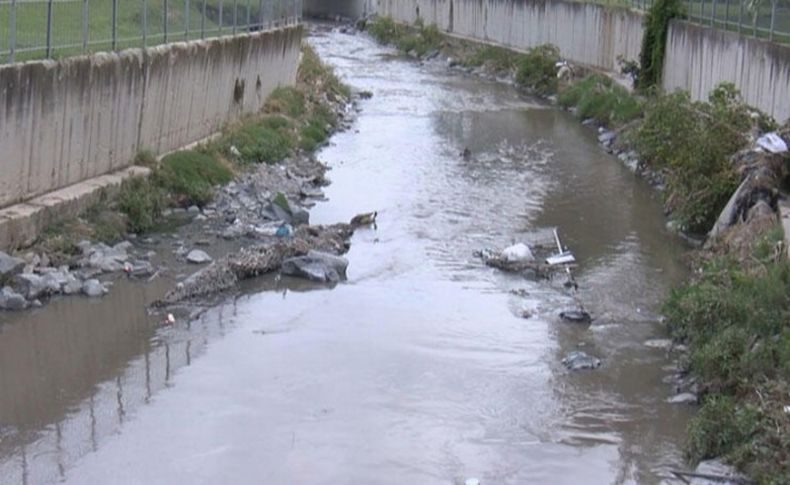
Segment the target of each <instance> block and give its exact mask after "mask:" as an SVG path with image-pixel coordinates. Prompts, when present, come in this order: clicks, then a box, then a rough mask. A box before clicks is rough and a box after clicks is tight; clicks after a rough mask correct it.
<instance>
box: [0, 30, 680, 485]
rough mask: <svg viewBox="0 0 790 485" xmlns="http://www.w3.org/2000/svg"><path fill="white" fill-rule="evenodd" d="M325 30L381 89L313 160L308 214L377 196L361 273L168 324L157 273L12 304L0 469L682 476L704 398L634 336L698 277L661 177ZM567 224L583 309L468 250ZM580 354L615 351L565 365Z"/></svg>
mask: <svg viewBox="0 0 790 485" xmlns="http://www.w3.org/2000/svg"><path fill="white" fill-rule="evenodd" d="M311 42H312V43H313V45H314V46H316V48H317V49H318V51H319V52H320V54H321V55H322V57H324V58H325V59H326V60H327V61H328V62H329V63H331V64H332V65H333V66H335V68H336V69H337V71H338V73H339V74H340V75H341V76H342V77H343V78H344V80H346V81H347V82H348V83H349V84H351V85H352V86H354V87H355V88H357V89H365V90H369V91H371V92H372V93H373V94H374V96H373V98H372V99H370V100H366V101H364V102H362V105H361V106H362V111H361V113H360V116H359V118H358V120H357V122H356V123H355V125H354V128H353V129H352V130H350V131H348V132H345V133H341V134H338V135H337V136H335V137H334V138H333V140H332V145H331V146H329V147H327V148H326V149H324V150H323V151H322V152H321V154H320V157H321V158H322V159H323V160H325V161H326V162H327V163H328V164H329V165H330V166H331V167H332V171H331V172H330V174H329V175H330V178H331V179H332V182H333V183H332V185H331V186H329V187H328V189H327V195H328V197H329V201H328V202H325V203H321V204H319V205H318V206H316V207H315V208H314V209H313V212H312V219H313V221H314V222H318V223H331V222H336V221H339V220H348V219H350V217H351V216H353V215H354V214H356V213H359V212H364V211H368V210H377V211H378V213H379V217H378V225H377V227H376V228H375V229H373V228H371V229H362V230H360V231H358V232H357V234H356V235H355V236H354V239H353V244H352V249H351V251H350V253H349V254H348V258H349V260H350V262H351V264H350V268H349V278H348V281H347V282H346V283H343V284H340V285H339V286H337V287H336V288H334V289H331V290H328V289H322V288H313V289H312V291H303V290H305V289H306V288H305V287H304V286H302V287H297V288H294V287H291V288H290V289H289V288H288V287H286V286H283V282H281V281H280V282H278V281H277V280H273V279H264V280H263V281H261V282H258V283H256V284H255V285H254V286H251V287H250V288H247V291H245V292H244V293H243V294H242V295H241V296H239V297H237V298H235V299H233V300H232V301H228V302H226V303H225V304H222V305H219V306H217V307H215V308H214V309H212V310H211V311H209V312H207V313H205V314H203V315H202V316H201V317H199V318H198V319H196V320H194V321H191V322H179V323H178V324H177V325H175V326H174V327H170V328H166V329H161V328H158V327H157V325H156V321H155V319H154V318H153V317H150V316H148V315H147V314H146V312H145V306H146V303H147V302H150V301H151V300H152V299H153V298H155V297H156V296H158V295H161V293H162V291H163V290H164V289H165V288H166V286H167V284H168V283H169V282H166V281H160V282H159V283H158V284H153V285H143V284H132V283H126V282H123V283H119V284H116V286H115V288H114V289H113V291H112V293H111V295H110V296H109V297H107V298H105V299H103V300H101V301H96V302H94V301H87V300H84V299H63V300H59V301H55V302H53V303H51V304H50V305H48V306H47V307H46V308H45V309H42V310H37V311H36V312H33V313H26V314H22V315H18V316H8V315H4V316H2V317H0V318H3V319H4V322H5V323H2V322H0V438H2V441H0V482H2V483H3V484H25V483H30V484H33V483H36V484H38V483H51V482H59V481H65V482H67V483H76V484H92V483H97V484H107V483H124V484H125V483H129V484H132V483H146V484H153V483H194V484H200V483H206V484H209V483H212V484H213V483H270V484H297V483H298V484H302V483H304V484H313V483H316V484H319V483H320V484H324V483H326V484H346V483H348V484H379V483H381V484H395V483H398V484H400V483H415V484H433V483H436V484H453V483H464V481H465V480H466V478H468V477H477V478H479V479H480V480H481V483H483V484H526V483H557V484H561V483H568V484H579V483H585V484H588V483H589V484H597V483H602V484H603V483H660V482H668V481H669V479H668V478H667V477H668V476H669V473H668V471H669V470H670V469H672V468H676V467H681V466H682V453H681V444H682V441H683V438H684V428H685V425H686V422H687V419H688V417H689V413H690V411H689V409H688V408H687V407H683V406H680V407H678V406H677V405H675V406H673V405H670V404H667V403H666V402H665V400H666V398H667V396H668V395H669V394H670V393H671V389H670V388H669V386H668V385H666V384H663V383H662V378H663V377H664V376H665V375H666V373H667V371H666V370H662V368H663V369H666V367H667V366H668V365H669V364H670V361H669V360H668V359H667V357H666V355H664V353H663V352H662V351H661V350H656V349H650V348H648V347H646V346H645V345H644V341H645V340H647V339H650V338H655V337H659V336H661V328H660V325H659V324H658V323H657V321H658V318H659V316H658V314H657V310H658V305H659V303H660V301H661V299H662V298H663V296H664V295H665V294H666V292H667V290H668V288H669V287H670V286H671V285H672V284H674V283H676V282H677V281H679V280H680V279H681V278H682V277H683V276H684V275H683V269H682V266H681V264H680V262H679V255H680V254H681V252H682V251H683V248H682V247H681V246H680V243H679V242H678V241H677V240H675V239H674V238H673V237H672V236H671V235H670V234H668V233H667V232H666V231H665V229H664V220H663V216H662V213H661V204H660V202H659V200H658V197H657V195H656V194H655V193H654V192H653V191H652V190H651V189H650V188H649V187H647V186H646V185H645V184H644V183H643V182H641V181H640V180H639V179H637V178H636V177H635V176H634V175H633V174H632V173H631V172H629V171H628V170H627V169H626V168H625V167H623V166H622V165H621V164H620V163H619V162H618V161H617V160H616V159H614V158H612V157H610V156H608V155H607V154H605V153H604V152H603V151H602V150H601V149H600V147H599V146H598V145H597V142H596V134H595V133H594V132H593V131H592V130H591V129H590V128H587V127H584V126H581V125H580V124H579V123H578V122H577V121H576V120H575V119H573V118H572V117H571V116H570V115H569V114H567V113H563V112H560V111H558V110H555V109H551V108H548V107H546V106H543V105H541V104H540V103H539V102H537V101H534V100H529V99H524V98H522V97H519V96H518V95H517V94H516V93H515V92H514V91H513V90H512V89H511V88H510V87H507V86H504V85H501V84H496V83H493V82H486V81H481V80H479V79H476V78H472V77H464V76H461V75H459V74H451V73H449V72H448V71H447V70H446V68H445V67H444V66H443V65H442V64H441V63H438V62H437V63H433V64H431V63H429V64H427V65H425V66H420V65H418V64H417V63H415V62H410V61H405V60H398V59H392V58H391V57H390V56H388V55H387V54H388V51H387V50H386V49H383V48H380V47H378V46H375V45H374V44H373V43H372V42H371V41H369V40H368V39H366V38H364V37H361V36H352V35H346V34H341V33H336V32H334V33H326V32H325V33H322V34H316V35H315V36H314V37H313V38H312V39H311ZM465 147H468V148H469V149H470V151H471V154H472V156H471V157H468V159H465V158H464V157H461V156H459V154H460V153H461V152H462V151H463V150H464V148H465ZM554 227H558V228H559V230H560V234H561V235H562V237H563V242H564V243H565V244H566V245H568V246H569V247H570V248H571V249H572V250H573V251H574V252H575V254H576V257H577V258H578V260H579V262H580V266H579V268H578V270H577V281H578V283H579V292H578V298H579V299H580V301H581V302H582V303H583V304H584V306H585V307H586V308H587V309H588V310H589V311H590V312H591V313H592V314H593V315H594V317H595V320H594V322H593V323H592V324H591V325H578V324H572V323H568V322H563V321H560V319H559V318H558V313H559V312H560V311H562V310H564V309H567V308H573V307H574V305H575V302H574V300H573V297H572V295H571V294H569V293H568V292H567V291H566V290H565V289H564V288H563V286H562V281H561V279H557V280H556V281H545V280H542V281H541V280H531V279H526V278H524V277H521V276H514V275H509V274H505V273H502V272H499V271H497V270H494V269H491V268H488V267H485V266H483V265H482V264H481V263H480V261H479V260H478V259H476V258H475V256H474V255H473V253H474V251H475V250H478V249H481V248H485V247H499V248H501V247H504V246H506V245H509V244H511V243H512V242H513V241H525V242H529V243H533V244H534V243H551V242H552V236H551V231H552V229H553V228H554ZM525 314H526V315H525ZM524 316H527V317H528V318H524ZM576 349H582V350H584V351H585V352H587V353H589V354H592V355H595V356H597V357H600V358H601V359H602V361H603V365H602V367H601V368H599V369H597V370H592V371H583V372H575V373H572V372H570V371H568V370H566V369H565V368H564V367H563V366H562V364H561V363H560V360H561V359H562V357H563V356H564V355H565V354H566V353H568V352H570V351H572V350H576Z"/></svg>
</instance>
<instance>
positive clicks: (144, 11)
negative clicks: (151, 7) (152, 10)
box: [142, 0, 148, 47]
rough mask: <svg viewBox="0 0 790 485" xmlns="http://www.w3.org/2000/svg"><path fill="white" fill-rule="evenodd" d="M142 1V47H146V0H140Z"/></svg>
mask: <svg viewBox="0 0 790 485" xmlns="http://www.w3.org/2000/svg"><path fill="white" fill-rule="evenodd" d="M142 2H143V18H142V23H143V25H142V27H143V47H148V0H142Z"/></svg>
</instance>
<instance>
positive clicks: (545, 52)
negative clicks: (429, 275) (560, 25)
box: [516, 44, 560, 96]
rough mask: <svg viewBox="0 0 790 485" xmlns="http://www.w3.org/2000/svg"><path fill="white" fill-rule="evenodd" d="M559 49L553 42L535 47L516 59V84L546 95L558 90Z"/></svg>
mask: <svg viewBox="0 0 790 485" xmlns="http://www.w3.org/2000/svg"><path fill="white" fill-rule="evenodd" d="M559 54H560V51H559V49H558V48H557V47H556V46H554V45H551V44H544V45H541V46H538V47H533V48H532V49H530V50H529V52H528V53H526V54H523V55H520V56H519V57H518V60H517V61H516V84H518V85H519V86H521V87H522V88H525V89H528V90H529V91H532V92H534V93H536V94H539V95H542V96H545V95H549V94H553V93H556V92H557V86H558V80H557V69H556V63H557V61H558V60H559Z"/></svg>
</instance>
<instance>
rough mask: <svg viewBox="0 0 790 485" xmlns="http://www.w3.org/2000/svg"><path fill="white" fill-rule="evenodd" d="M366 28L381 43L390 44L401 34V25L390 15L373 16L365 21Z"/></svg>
mask: <svg viewBox="0 0 790 485" xmlns="http://www.w3.org/2000/svg"><path fill="white" fill-rule="evenodd" d="M367 30H368V33H370V35H372V36H373V38H374V39H376V41H378V42H379V43H381V44H392V43H394V42H396V41H398V40H399V39H400V38H401V36H402V35H403V31H402V29H401V27H400V26H399V25H398V24H396V23H395V21H394V20H392V17H378V16H376V17H374V18H372V19H370V20H369V21H368V22H367Z"/></svg>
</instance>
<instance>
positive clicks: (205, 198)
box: [154, 150, 233, 206]
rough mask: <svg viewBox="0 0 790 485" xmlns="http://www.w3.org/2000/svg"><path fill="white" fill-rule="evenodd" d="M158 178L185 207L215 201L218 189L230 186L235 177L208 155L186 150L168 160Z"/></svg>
mask: <svg viewBox="0 0 790 485" xmlns="http://www.w3.org/2000/svg"><path fill="white" fill-rule="evenodd" d="M154 177H155V181H156V183H157V184H158V185H159V186H161V187H163V188H165V189H166V190H168V191H169V192H170V193H171V194H173V195H174V196H175V197H176V199H177V201H178V202H179V203H181V204H182V205H192V204H196V205H200V206H202V205H205V204H206V203H208V202H209V201H210V200H211V198H212V197H213V194H214V186H215V185H218V184H222V183H226V182H229V181H230V180H231V179H232V178H233V173H232V172H231V171H230V170H229V169H228V168H227V167H225V166H224V165H222V164H221V163H220V162H219V161H217V160H215V159H214V158H212V157H211V156H209V155H207V154H205V153H200V152H197V151H194V150H182V151H178V152H175V153H171V154H170V155H167V156H166V157H164V158H163V159H162V163H161V166H160V168H159V169H158V170H157V171H156V172H155V174H154Z"/></svg>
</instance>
